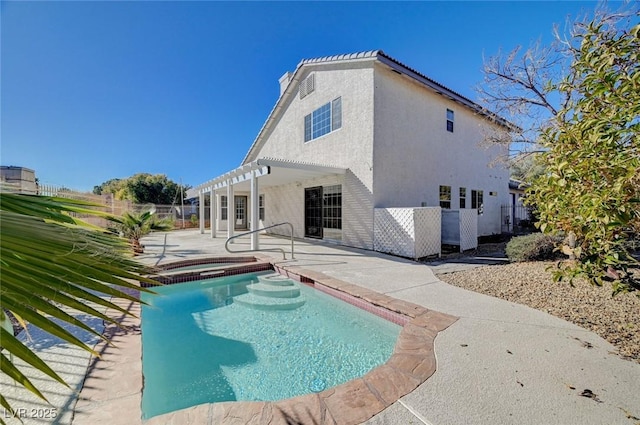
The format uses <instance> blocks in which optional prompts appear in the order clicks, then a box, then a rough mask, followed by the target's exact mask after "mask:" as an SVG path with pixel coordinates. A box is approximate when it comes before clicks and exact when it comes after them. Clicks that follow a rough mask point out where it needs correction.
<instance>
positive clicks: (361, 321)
mask: <svg viewBox="0 0 640 425" xmlns="http://www.w3.org/2000/svg"><path fill="white" fill-rule="evenodd" d="M267 274H268V273H266V274H265V273H250V274H244V275H237V276H230V277H224V278H215V279H205V280H200V281H195V282H188V283H181V284H176V285H168V286H164V287H159V288H155V289H154V290H155V291H156V292H157V293H158V295H157V296H150V295H147V294H144V295H143V300H144V301H145V302H147V303H149V306H144V307H143V310H142V340H143V374H144V382H145V385H144V390H143V398H142V409H143V417H144V418H150V417H152V416H156V415H159V414H162V413H166V412H170V411H174V410H178V409H182V408H185V407H189V406H193V405H196V404H201V403H207V402H217V401H230V400H265V401H267V400H278V399H283V398H288V397H293V396H296V395H301V394H306V393H310V392H319V391H323V390H324V389H326V388H330V387H333V386H336V385H339V384H341V383H344V382H346V381H349V380H351V379H354V378H356V377H359V376H362V375H364V374H365V373H367V372H368V371H370V370H371V369H373V368H375V367H376V366H379V365H381V364H383V363H384V362H385V361H386V360H387V359H388V358H389V357H390V356H391V354H392V352H393V349H394V345H395V342H396V339H397V338H398V335H399V333H400V330H401V327H400V326H398V325H396V324H394V323H391V322H389V321H387V320H384V319H382V318H380V317H377V316H375V315H373V314H371V313H368V312H366V311H363V310H360V309H359V308H357V307H354V306H352V305H349V304H346V303H344V302H342V301H339V300H337V299H335V298H333V297H331V296H329V295H327V294H324V293H322V292H319V291H316V290H314V289H313V288H310V287H307V286H306V285H304V284H296V286H297V288H299V293H297V292H296V293H295V294H291V295H290V296H283V297H282V298H283V299H284V301H283V302H284V304H286V309H281V308H279V307H278V306H277V305H276V304H278V303H277V302H276V303H275V304H274V305H276V307H273V306H272V305H267V306H265V305H260V304H259V303H258V305H256V304H255V303H254V302H253V301H254V300H252V298H251V297H252V296H253V295H255V294H248V289H247V288H248V286H249V285H255V284H256V283H257V282H258V278H259V276H263V277H264V276H266V275H267ZM252 288H255V286H254V287H249V289H252ZM294 292H295V291H294ZM275 298H280V297H278V296H276V297H275ZM287 299H288V301H287ZM256 307H257V308H256Z"/></svg>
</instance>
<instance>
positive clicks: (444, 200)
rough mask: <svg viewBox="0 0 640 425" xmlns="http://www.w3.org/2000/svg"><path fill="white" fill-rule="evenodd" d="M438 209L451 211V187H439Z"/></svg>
mask: <svg viewBox="0 0 640 425" xmlns="http://www.w3.org/2000/svg"><path fill="white" fill-rule="evenodd" d="M440 208H445V209H451V186H440Z"/></svg>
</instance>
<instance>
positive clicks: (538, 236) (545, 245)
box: [505, 233, 562, 261]
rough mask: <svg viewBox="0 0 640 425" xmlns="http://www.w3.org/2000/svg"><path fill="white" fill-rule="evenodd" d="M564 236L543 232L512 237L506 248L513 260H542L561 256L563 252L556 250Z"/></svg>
mask: <svg viewBox="0 0 640 425" xmlns="http://www.w3.org/2000/svg"><path fill="white" fill-rule="evenodd" d="M561 241H562V238H560V237H557V236H549V235H545V234H542V233H532V234H530V235H526V236H516V237H515V238H512V239H511V240H510V241H509V243H507V247H506V249H505V251H506V253H507V257H509V260H511V261H541V260H553V259H555V258H559V257H561V256H562V254H561V253H560V252H558V251H556V250H555V248H556V246H557V244H558V243H559V242H561Z"/></svg>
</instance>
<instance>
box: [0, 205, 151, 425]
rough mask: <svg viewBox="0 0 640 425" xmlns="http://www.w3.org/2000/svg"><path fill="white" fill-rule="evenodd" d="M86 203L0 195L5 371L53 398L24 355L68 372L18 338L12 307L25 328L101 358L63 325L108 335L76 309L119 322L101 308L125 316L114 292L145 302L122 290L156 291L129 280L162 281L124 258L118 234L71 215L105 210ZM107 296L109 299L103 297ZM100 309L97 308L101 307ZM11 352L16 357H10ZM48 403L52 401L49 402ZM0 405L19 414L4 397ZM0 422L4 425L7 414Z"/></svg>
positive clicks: (0, 364)
mask: <svg viewBox="0 0 640 425" xmlns="http://www.w3.org/2000/svg"><path fill="white" fill-rule="evenodd" d="M91 206H92V205H91V204H88V203H86V202H83V201H77V200H72V199H63V198H50V197H41V196H32V195H17V194H7V193H0V233H1V234H2V238H0V267H1V273H0V323H1V324H2V326H0V347H1V348H2V349H4V350H6V352H0V370H1V371H2V373H4V374H6V375H8V376H9V377H11V378H12V379H14V380H15V381H16V382H17V383H18V384H19V385H21V386H23V387H25V388H26V389H28V390H29V391H31V392H33V393H34V394H36V395H38V396H39V397H41V398H43V399H44V398H45V397H44V396H43V395H42V393H41V392H40V391H39V390H38V387H37V383H35V382H31V380H29V379H28V377H27V376H25V375H24V373H23V372H22V371H21V370H20V368H19V367H17V366H15V365H14V363H13V361H11V360H10V358H11V357H13V358H20V359H22V360H23V361H25V362H26V363H27V364H29V365H31V366H32V367H34V368H35V369H37V370H40V371H41V372H43V373H45V374H46V375H48V376H50V377H51V378H53V379H55V380H56V381H58V382H60V383H61V384H64V385H66V384H65V383H64V381H63V380H62V378H60V376H59V375H58V374H57V373H56V372H55V371H54V370H52V369H51V368H50V367H49V366H48V365H47V364H46V363H44V362H43V361H42V360H41V359H40V358H39V357H38V356H37V355H36V354H35V353H33V352H32V351H31V350H30V349H29V348H28V347H27V346H25V345H24V344H23V343H22V342H21V341H20V340H19V339H18V338H16V337H14V335H13V332H11V331H10V329H11V328H10V327H9V326H6V324H7V322H8V318H7V314H6V313H5V310H7V311H10V312H11V313H12V314H13V315H14V317H16V318H17V319H18V320H19V321H20V322H21V324H22V325H23V326H25V325H26V322H30V323H31V324H33V325H34V326H37V327H39V328H41V329H43V330H44V331H46V332H48V333H50V334H52V335H54V336H57V337H59V338H61V339H62V340H64V341H67V342H69V343H71V344H74V345H77V346H79V347H81V348H83V349H85V350H87V351H89V352H91V353H92V354H94V355H97V353H95V352H94V351H93V350H92V349H91V348H90V347H88V346H86V345H84V344H83V343H82V341H80V340H79V339H78V338H76V337H75V336H74V335H73V333H71V332H69V331H68V330H66V329H65V328H64V327H62V326H60V325H58V324H57V323H56V322H55V321H53V320H52V318H57V319H60V320H62V321H64V322H67V323H69V324H71V325H73V326H76V327H78V328H82V329H84V330H86V331H88V332H91V333H93V334H95V335H98V336H99V337H100V338H102V339H105V337H104V336H103V335H101V334H100V333H98V332H97V331H96V330H94V329H92V328H91V327H89V326H87V325H86V324H85V323H83V322H81V321H80V320H78V319H76V317H75V316H74V315H73V314H72V313H70V311H71V310H76V311H78V312H81V313H83V314H86V315H89V316H92V317H97V318H100V319H102V320H104V321H106V322H108V323H115V321H114V319H112V318H111V317H109V316H107V315H105V314H104V313H102V312H101V311H100V310H102V309H103V308H109V309H114V310H117V311H120V312H122V313H124V314H130V313H129V312H128V311H127V310H125V309H123V308H121V307H118V306H117V305H116V304H114V303H113V302H110V301H109V300H108V297H115V298H122V299H127V300H130V301H133V302H139V300H138V299H137V298H135V297H133V296H131V295H128V294H127V293H126V292H124V291H122V290H121V289H119V288H130V289H135V290H140V291H146V292H150V291H149V290H148V289H145V288H140V287H139V286H138V285H134V284H132V283H130V281H129V280H137V281H143V282H147V283H151V284H153V283H155V282H154V281H152V280H150V279H147V278H144V277H142V276H141V274H142V273H147V272H148V270H147V269H146V268H145V267H143V266H141V265H140V264H138V263H136V262H134V261H133V260H132V259H131V258H129V257H127V256H125V255H124V253H125V252H126V249H127V244H126V243H125V242H124V241H123V240H121V239H119V238H116V237H114V236H113V235H110V234H105V233H103V232H100V231H97V230H92V229H89V228H87V227H86V226H84V225H83V223H82V222H80V221H79V220H78V219H75V218H73V217H72V216H71V215H70V213H81V214H87V213H88V214H93V215H96V214H97V215H101V213H99V212H97V211H95V210H92V209H90V208H88V207H91ZM101 295H102V296H101ZM94 306H96V307H94ZM7 354H8V355H7ZM45 400H46V399H45ZM0 405H1V406H2V407H4V409H6V411H7V412H11V413H14V411H13V410H12V408H11V405H10V403H9V401H8V400H7V399H5V397H4V396H2V394H0ZM0 423H4V422H3V420H2V418H0Z"/></svg>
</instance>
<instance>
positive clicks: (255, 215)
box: [251, 170, 260, 250]
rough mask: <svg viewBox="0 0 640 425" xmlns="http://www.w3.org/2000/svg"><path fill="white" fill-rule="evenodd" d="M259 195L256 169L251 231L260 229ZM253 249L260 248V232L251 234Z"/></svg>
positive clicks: (253, 176)
mask: <svg viewBox="0 0 640 425" xmlns="http://www.w3.org/2000/svg"><path fill="white" fill-rule="evenodd" d="M259 203H260V201H259V196H258V176H256V172H255V170H254V171H252V172H251V231H252V232H253V231H256V230H258V224H259V223H258V220H259V218H258V208H259ZM251 249H252V250H257V249H260V243H259V241H258V232H255V233H252V234H251Z"/></svg>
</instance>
